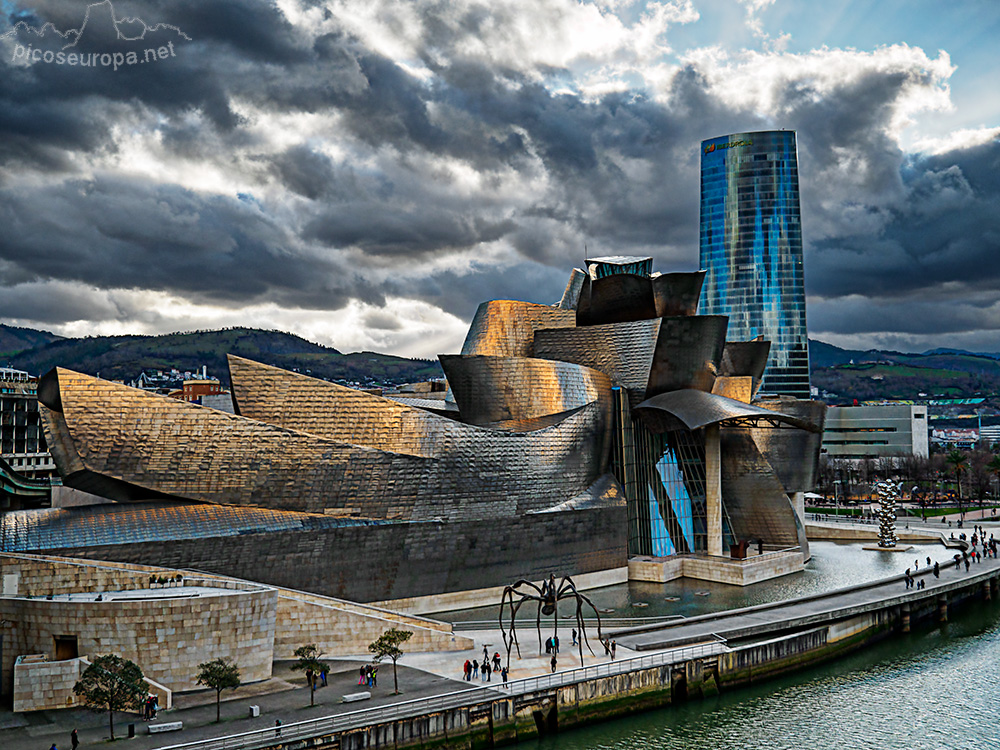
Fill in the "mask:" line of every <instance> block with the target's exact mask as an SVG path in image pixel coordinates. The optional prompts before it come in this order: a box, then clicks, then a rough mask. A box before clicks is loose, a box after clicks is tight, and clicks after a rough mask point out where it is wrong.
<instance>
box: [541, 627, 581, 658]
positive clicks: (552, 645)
mask: <svg viewBox="0 0 1000 750" xmlns="http://www.w3.org/2000/svg"><path fill="white" fill-rule="evenodd" d="M573 632H574V633H576V631H575V630H574V631H573ZM573 642H574V643H575V642H576V638H575V637H574V638H573ZM545 653H547V654H553V655H554V654H558V653H559V636H557V635H551V636H549V637H548V638H546V639H545Z"/></svg>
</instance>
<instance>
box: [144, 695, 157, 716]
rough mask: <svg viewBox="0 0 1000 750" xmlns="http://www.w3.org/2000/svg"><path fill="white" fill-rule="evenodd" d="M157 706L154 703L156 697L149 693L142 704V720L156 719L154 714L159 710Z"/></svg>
mask: <svg viewBox="0 0 1000 750" xmlns="http://www.w3.org/2000/svg"><path fill="white" fill-rule="evenodd" d="M159 708H160V707H159V705H158V704H157V702H156V696H155V695H153V694H152V693H150V694H149V695H147V696H146V700H144V701H143V702H142V720H143V721H151V720H152V719H155V718H156V712H157V710H159Z"/></svg>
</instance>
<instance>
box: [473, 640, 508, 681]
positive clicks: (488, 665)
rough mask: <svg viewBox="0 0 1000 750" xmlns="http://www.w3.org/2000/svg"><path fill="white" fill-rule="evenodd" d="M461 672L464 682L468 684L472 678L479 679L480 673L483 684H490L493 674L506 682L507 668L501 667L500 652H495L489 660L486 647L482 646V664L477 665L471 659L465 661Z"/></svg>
mask: <svg viewBox="0 0 1000 750" xmlns="http://www.w3.org/2000/svg"><path fill="white" fill-rule="evenodd" d="M462 672H463V674H464V675H465V681H466V682H470V681H471V680H472V678H473V677H479V674H480V672H482V677H483V682H490V679H491V678H492V676H493V674H494V673H495V672H496V673H499V674H500V677H501V679H502V680H503V681H504V682H507V667H504V666H501V661H500V652H499V651H497V652H495V653H494V654H493V657H492V659H491V658H490V652H489V650H488V649H487V648H486V646H483V661H482V664H480V663H479V660H478V659H473V660H472V661H469V660H468V659H466V660H465V666H464V667H462Z"/></svg>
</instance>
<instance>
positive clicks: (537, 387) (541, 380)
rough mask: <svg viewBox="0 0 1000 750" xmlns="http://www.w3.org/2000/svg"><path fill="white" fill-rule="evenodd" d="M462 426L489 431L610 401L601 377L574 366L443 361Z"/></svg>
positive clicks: (473, 359) (508, 359)
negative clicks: (498, 424)
mask: <svg viewBox="0 0 1000 750" xmlns="http://www.w3.org/2000/svg"><path fill="white" fill-rule="evenodd" d="M439 359H440V360H441V367H442V368H444V372H445V375H446V376H447V378H448V383H449V385H450V386H451V389H452V393H453V394H454V395H455V401H456V402H457V403H458V407H459V411H460V412H461V415H462V420H463V421H465V422H467V423H469V424H475V425H489V424H491V423H495V422H505V421H507V420H518V421H520V420H534V419H537V418H539V417H546V416H549V415H555V414H561V413H563V412H568V411H571V410H573V409H578V408H580V407H582V406H586V405H587V404H589V403H592V402H594V401H597V400H598V399H599V398H601V396H602V394H608V395H607V398H610V392H611V380H610V378H608V376H607V375H605V374H604V373H602V372H598V371H597V370H592V369H590V368H589V367H582V366H580V365H574V364H571V363H569V362H556V361H553V360H546V359H531V358H526V357H465V356H462V355H441V356H440V357H439Z"/></svg>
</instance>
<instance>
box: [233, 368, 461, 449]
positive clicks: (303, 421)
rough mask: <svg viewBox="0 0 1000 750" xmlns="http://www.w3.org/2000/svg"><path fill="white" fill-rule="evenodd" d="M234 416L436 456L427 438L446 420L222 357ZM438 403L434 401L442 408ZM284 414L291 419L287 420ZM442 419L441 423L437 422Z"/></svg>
mask: <svg viewBox="0 0 1000 750" xmlns="http://www.w3.org/2000/svg"><path fill="white" fill-rule="evenodd" d="M227 359H228V362H229V377H230V381H231V383H232V387H233V398H234V401H235V403H236V404H237V405H238V409H239V414H240V416H243V417H247V418H249V419H256V420H257V421H258V422H265V423H267V424H273V425H278V426H283V427H287V428H288V429H293V430H297V431H299V432H308V433H312V434H314V435H319V436H322V437H324V438H329V439H330V440H336V441H338V442H341V443H350V444H352V445H361V446H366V447H368V448H375V449H377V450H382V451H390V452H392V453H404V454H406V455H410V456H424V457H430V456H434V455H436V450H437V448H436V443H435V440H434V438H433V433H434V431H435V430H436V429H439V428H440V427H441V425H443V424H447V423H448V422H449V421H450V420H448V419H447V418H443V417H440V416H438V415H435V414H431V413H429V412H427V411H426V410H424V409H419V408H417V407H414V406H409V405H407V404H403V403H400V402H398V401H394V400H392V399H388V398H382V397H381V396H373V395H372V394H370V393H364V392H363V391H358V390H355V389H354V388H347V387H345V386H342V385H337V384H336V383H329V382H327V381H325V380H317V379H314V378H309V377H301V378H296V377H290V376H291V375H293V373H290V372H288V371H287V370H281V369H279V368H277V367H270V366H268V365H263V364H260V363H259V362H254V361H253V360H250V359H244V358H242V357H236V356H234V355H232V354H230V355H228V357H227ZM444 404H445V402H444V401H442V402H440V405H441V406H442V407H443V406H444ZM289 412H294V414H295V418H294V419H288V414H289ZM442 419H444V422H442V421H441V420H442Z"/></svg>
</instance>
